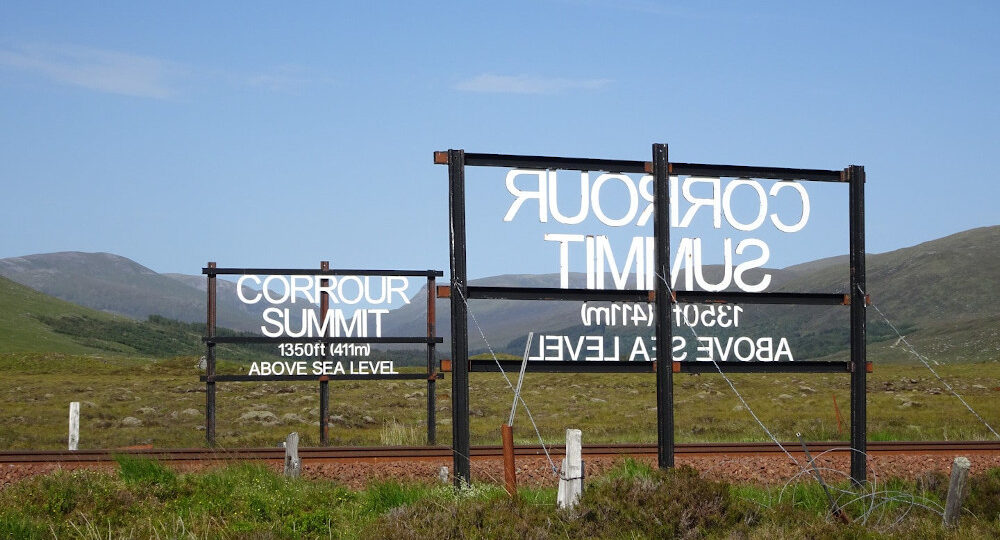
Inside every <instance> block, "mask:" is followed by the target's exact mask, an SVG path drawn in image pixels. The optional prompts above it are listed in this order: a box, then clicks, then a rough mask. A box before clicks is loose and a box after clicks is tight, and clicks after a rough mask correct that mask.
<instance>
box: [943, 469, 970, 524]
mask: <svg viewBox="0 0 1000 540" xmlns="http://www.w3.org/2000/svg"><path fill="white" fill-rule="evenodd" d="M971 465H972V464H971V463H969V458H967V457H962V456H959V457H957V458H955V461H953V462H952V463H951V481H949V482H948V500H947V502H945V505H944V524H945V525H946V526H948V527H953V526H955V524H956V523H958V516H959V514H961V512H962V499H963V498H964V497H965V483H966V481H967V480H968V479H969V467H970V466H971Z"/></svg>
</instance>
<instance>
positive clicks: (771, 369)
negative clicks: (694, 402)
mask: <svg viewBox="0 0 1000 540" xmlns="http://www.w3.org/2000/svg"><path fill="white" fill-rule="evenodd" d="M498 363H499V366H498V365H497V364H498ZM718 364H719V367H720V368H722V371H723V372H725V373H849V372H850V371H851V369H850V368H851V364H850V362H825V361H814V360H801V361H796V362H718ZM501 366H502V367H503V370H504V371H511V370H514V371H517V370H518V369H519V368H520V367H521V360H492V359H490V360H487V359H482V358H476V359H472V360H469V371H471V372H475V373H494V372H499V371H500V367H501ZM870 368H871V366H870V364H869V370H870ZM672 371H673V372H674V373H717V372H718V370H717V369H716V368H715V364H713V363H712V362H707V361H703V360H698V361H685V362H673V370H672ZM527 372H530V373H655V372H656V362H614V361H606V360H605V361H587V360H582V361H581V360H564V361H561V360H529V361H528V369H527Z"/></svg>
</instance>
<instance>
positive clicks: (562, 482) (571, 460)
mask: <svg viewBox="0 0 1000 540" xmlns="http://www.w3.org/2000/svg"><path fill="white" fill-rule="evenodd" d="M582 438H583V432H581V431H580V430H579V429H567V430H566V457H565V458H564V459H563V464H562V471H561V472H560V474H559V492H558V495H557V496H556V503H557V504H558V506H559V508H573V507H574V506H576V503H577V502H579V500H580V494H581V493H583V459H582V458H583V456H582V448H581V447H582V444H581V441H582Z"/></svg>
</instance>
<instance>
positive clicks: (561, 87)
mask: <svg viewBox="0 0 1000 540" xmlns="http://www.w3.org/2000/svg"><path fill="white" fill-rule="evenodd" d="M611 82H612V81H611V79H563V78H558V77H532V76H529V75H493V74H490V73H484V74H482V75H478V76H476V77H473V78H471V79H467V80H464V81H461V82H459V83H458V84H457V85H456V86H455V88H457V89H458V90H464V91H467V92H493V93H500V94H558V93H562V92H566V91H570V90H597V89H600V88H603V87H605V86H607V85H609V84H611Z"/></svg>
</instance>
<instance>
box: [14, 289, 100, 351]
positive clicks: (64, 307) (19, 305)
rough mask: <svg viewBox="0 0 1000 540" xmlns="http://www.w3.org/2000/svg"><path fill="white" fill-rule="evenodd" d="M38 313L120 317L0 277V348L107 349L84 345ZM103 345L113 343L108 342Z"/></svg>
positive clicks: (26, 349)
mask: <svg viewBox="0 0 1000 540" xmlns="http://www.w3.org/2000/svg"><path fill="white" fill-rule="evenodd" d="M39 316H66V317H90V318H92V319H95V320H100V321H109V322H110V321H115V320H116V319H119V317H114V316H112V315H108V314H106V313H101V312H100V311H95V310H93V309H88V308H85V307H80V306H78V305H76V304H71V303H69V302H66V301H64V300H59V299H58V298H53V297H51V296H47V295H44V294H42V293H40V292H38V291H36V290H34V289H30V288H28V287H25V286H24V285H19V284H17V283H14V282H13V281H11V280H9V279H7V278H4V277H0V352H5V353H8V352H34V351H49V352H60V353H69V354H93V353H100V352H105V351H106V349H104V348H100V347H97V346H93V345H84V344H82V343H80V342H79V341H78V340H77V339H74V338H73V337H72V336H69V335H66V334H60V333H58V332H56V331H54V330H53V329H52V328H51V327H50V326H48V325H46V324H45V323H43V322H42V321H40V320H39V319H38V317H39ZM94 345H98V344H96V343H95V344H94ZM105 345H106V346H107V347H111V346H112V344H111V343H106V344H105Z"/></svg>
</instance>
